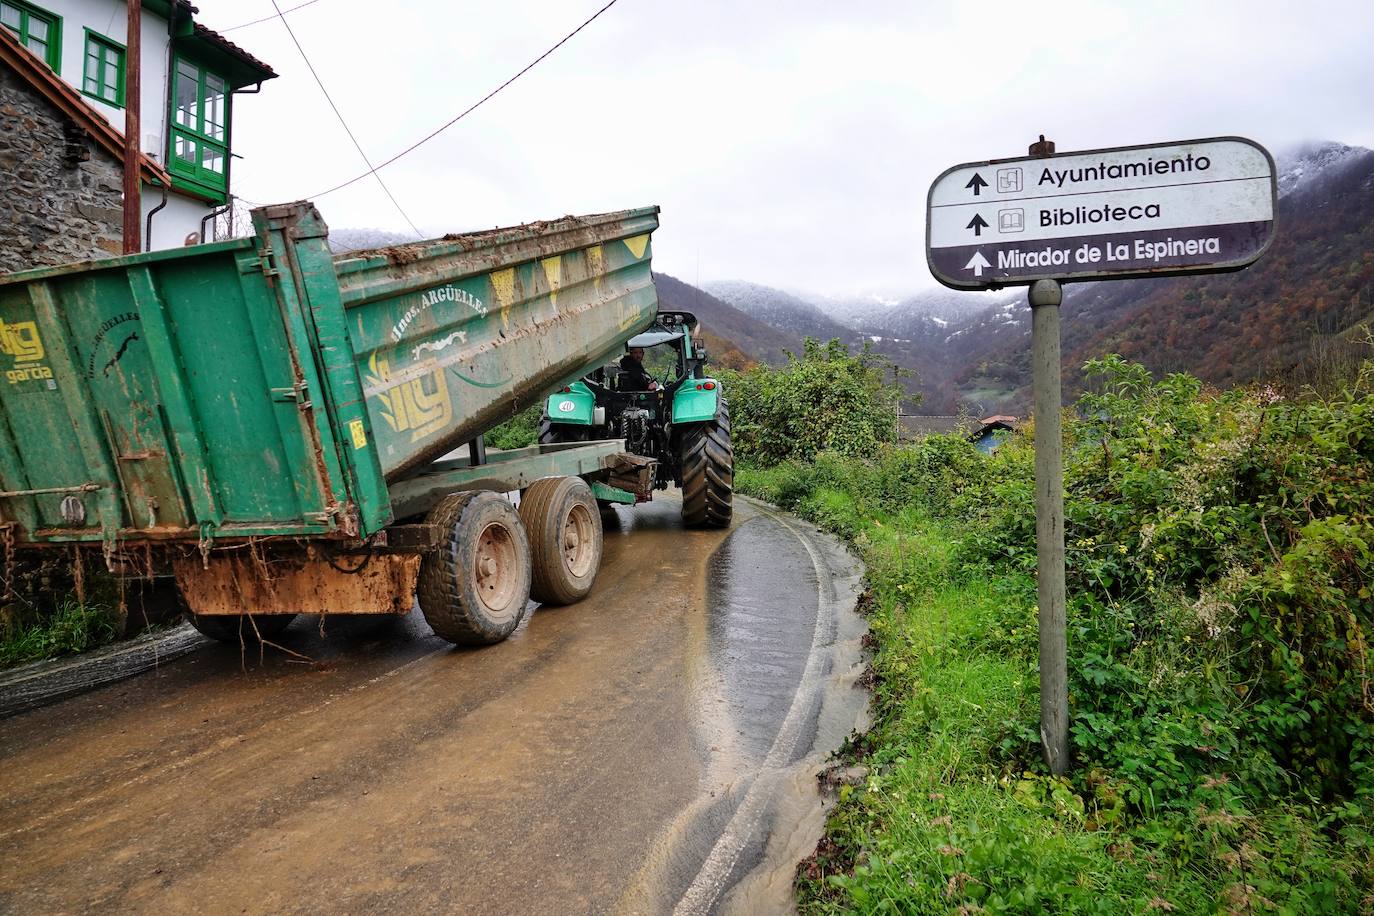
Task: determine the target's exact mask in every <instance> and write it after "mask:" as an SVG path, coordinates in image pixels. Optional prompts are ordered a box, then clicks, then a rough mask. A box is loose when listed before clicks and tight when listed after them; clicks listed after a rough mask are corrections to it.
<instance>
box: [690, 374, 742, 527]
mask: <svg viewBox="0 0 1374 916" xmlns="http://www.w3.org/2000/svg"><path fill="white" fill-rule="evenodd" d="M679 448H680V457H681V465H682V520H683V521H684V522H686V523H687V525H688V526H689V527H692V528H725V527H728V526H729V524H730V514H731V501H732V499H733V496H734V490H735V451H734V448H733V447H732V446H731V445H730V408H729V406H728V405H727V404H726V403H725V402H724V401H721V402H720V412H719V413H718V414H717V415H716V419H714V420H712V421H710V422H709V423H698V424H696V425H694V426H690V427H688V428H687V429H686V431H684V432H683V434H682V438H681V444H680V446H679Z"/></svg>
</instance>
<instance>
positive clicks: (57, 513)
mask: <svg viewBox="0 0 1374 916" xmlns="http://www.w3.org/2000/svg"><path fill="white" fill-rule="evenodd" d="M657 224H658V220H657V209H656V208H649V209H644V210H636V211H626V212H624V213H618V214H609V215H607V216H596V217H584V218H580V219H574V218H567V219H563V220H558V221H556V222H553V223H538V224H531V225H528V226H521V227H517V228H515V229H509V230H497V231H494V232H487V233H477V234H473V235H467V236H454V237H448V238H445V239H441V240H438V241H435V242H424V243H417V244H415V245H410V246H404V247H401V248H394V249H388V250H386V251H384V252H378V253H373V254H369V255H364V256H351V257H341V258H335V257H333V256H332V255H331V254H330V252H329V249H328V245H327V238H326V235H327V229H326V227H325V225H324V223H323V221H322V220H321V219H320V218H319V214H318V213H316V212H315V209H314V207H313V206H311V205H310V204H307V203H301V204H289V205H283V206H279V207H267V208H263V209H262V210H259V211H255V213H254V226H255V229H256V230H257V233H256V236H255V237H254V238H251V239H241V240H237V241H232V242H224V243H219V244H214V245H201V246H195V247H192V248H186V249H177V250H173V251H164V252H154V253H151V254H142V255H131V256H128V257H123V258H111V259H108V260H102V261H92V262H82V263H78V264H72V265H66V266H63V267H56V268H45V269H41V270H34V271H27V272H24V273H19V274H11V275H7V276H0V525H3V526H7V527H8V528H9V531H10V533H11V534H12V535H13V536H14V538H15V540H16V541H18V542H20V543H26V542H41V541H49V542H62V541H82V540H85V541H98V540H106V541H114V540H124V539H158V540H176V539H186V540H189V539H195V540H197V541H204V540H207V539H215V538H224V537H247V536H272V535H288V536H295V537H300V536H312V535H334V536H358V535H364V536H365V535H368V534H371V533H372V532H374V531H376V530H378V529H380V528H381V527H382V526H384V525H386V524H388V523H389V522H390V521H391V519H392V515H393V511H392V503H393V499H394V496H393V494H392V493H391V491H390V488H389V485H388V482H387V481H388V478H390V479H392V480H399V479H401V478H402V477H404V476H406V473H407V472H411V471H413V469H416V468H419V467H421V466H422V465H424V464H426V463H428V462H429V461H431V460H433V459H434V458H436V457H438V456H440V455H442V454H443V453H444V452H447V451H448V450H450V449H451V448H453V447H454V446H455V445H458V444H461V443H462V442H465V441H467V440H470V439H473V438H475V437H476V436H478V435H480V434H481V433H482V432H483V431H484V430H485V429H487V428H489V427H490V426H492V425H495V423H497V422H499V421H500V420H502V419H504V418H505V417H507V416H509V415H510V414H511V413H512V412H513V411H515V410H518V409H520V408H521V407H524V406H527V405H528V404H531V403H536V402H537V401H538V400H539V399H540V398H541V397H543V396H545V395H546V394H547V393H548V392H549V391H550V390H551V389H553V388H555V387H557V386H558V385H560V384H562V383H563V382H564V381H565V380H568V379H572V378H576V377H578V376H580V375H582V374H583V373H585V372H587V371H589V370H590V369H591V368H593V367H595V366H596V365H598V364H600V363H601V362H602V361H604V359H605V358H606V357H607V356H609V355H610V354H612V353H613V352H615V351H616V350H617V349H618V348H619V346H620V344H621V343H622V342H623V341H624V340H625V339H627V338H628V337H630V336H631V335H633V334H634V333H636V332H637V331H639V330H640V329H642V328H643V327H644V326H646V325H647V324H648V323H649V322H650V321H651V320H652V317H653V314H654V312H655V310H656V308H657V299H656V297H655V294H654V289H653V282H652V275H651V274H650V251H649V233H650V232H651V231H652V230H653V229H654V228H656V226H657ZM540 460H542V461H544V462H545V463H547V462H548V461H549V460H550V459H540Z"/></svg>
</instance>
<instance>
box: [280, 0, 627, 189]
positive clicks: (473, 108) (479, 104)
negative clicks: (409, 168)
mask: <svg viewBox="0 0 1374 916" xmlns="http://www.w3.org/2000/svg"><path fill="white" fill-rule="evenodd" d="M275 2H276V0H273V3H274V5H275ZM616 3H617V0H610V2H609V3H607V4H606V5H605V6H603V7H602V8H601V9H599V10H597V11H596V12H595V13H593V14H592V15H591V16H590V17H588V19H587V20H586V21H585V22H583V23H582V24H581V25H579V26H578V27H577V28H575V29H573V30H572V31H571V32H569V33H568V34H567V35H564V36H563V37H562V38H561V39H560V40H559V42H558V43H557V44H556V45H554V46H553V47H551V48H549V49H548V50H547V51H545V52H544V53H543V54H540V55H539V56H538V57H536V58H535V59H534V60H532V61H530V62H529V63H528V64H526V65H525V68H524V69H523V70H521V71H520V72H519V73H517V74H515V76H512V77H511V78H510V79H508V80H506V81H505V82H504V83H502V84H501V85H499V86H497V87H496V88H495V89H493V90H492V91H491V92H488V93H487V94H486V95H485V96H483V97H482V98H481V99H479V100H478V101H477V102H475V103H474V104H472V105H471V106H470V107H468V108H467V109H466V110H464V111H463V112H461V113H460V114H459V115H458V116H457V117H455V118H454V119H453V120H451V121H449V122H448V123H446V124H444V125H443V126H442V127H440V128H438V129H437V130H435V131H433V132H432V133H429V134H426V135H425V136H424V137H422V138H420V139H419V140H417V141H416V142H415V143H413V144H411V145H410V146H408V147H406V148H405V149H403V150H401V151H400V152H399V153H397V154H396V155H394V156H392V157H391V158H390V159H388V160H387V161H386V162H383V163H382V164H381V165H378V166H373V165H372V163H370V162H369V163H368V164H367V165H368V171H366V172H363V173H362V174H361V175H358V176H357V177H354V178H350V179H348V180H347V181H345V182H344V183H343V184H336V185H335V186H334V187H332V188H330V189H329V190H327V191H321V192H320V193H318V194H312V195H310V199H311V200H318V199H319V198H321V197H324V196H325V195H326V194H333V193H334V192H335V191H340V190H343V189H344V188H346V187H348V186H349V185H351V184H355V183H357V182H359V181H362V180H363V179H364V178H366V177H367V176H368V175H376V174H377V172H378V171H380V170H381V169H384V168H386V167H387V166H389V165H391V164H392V163H393V162H395V161H396V160H398V159H400V158H402V157H403V156H408V155H410V154H411V153H413V152H415V151H416V150H417V149H419V148H420V147H421V146H423V145H425V144H426V143H428V142H429V141H430V140H433V139H434V138H435V137H437V136H439V135H440V134H442V133H443V132H444V131H446V130H448V129H449V128H450V127H452V126H453V125H455V124H457V123H458V122H459V121H461V120H463V119H464V118H466V117H467V116H468V115H470V114H472V113H473V112H474V111H476V110H477V109H478V108H481V107H482V105H484V104H485V103H486V102H488V101H489V100H490V99H491V98H492V97H493V96H495V95H496V94H497V93H498V92H500V91H501V90H502V89H505V88H506V87H507V86H509V85H510V84H511V83H513V82H515V81H516V80H518V79H519V78H520V77H522V76H524V75H525V74H526V73H529V72H530V71H531V70H533V69H534V68H535V66H536V65H538V64H539V62H540V61H542V60H543V59H544V58H546V57H548V56H549V55H550V54H552V53H553V52H554V51H557V50H558V49H559V48H561V47H563V45H565V44H567V43H568V41H569V40H571V39H572V37H573V36H574V35H576V34H577V33H578V32H580V31H582V30H583V29H585V28H586V27H587V26H589V25H591V24H592V22H594V21H595V20H596V18H597V17H598V16H600V15H601V14H602V13H604V12H606V10H608V9H610V8H611V7H613V6H615V5H616ZM282 21H283V22H285V20H282ZM321 88H323V87H321ZM364 158H366V157H364ZM377 180H378V181H380V180H381V176H380V175H378V176H377Z"/></svg>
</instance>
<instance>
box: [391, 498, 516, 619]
mask: <svg viewBox="0 0 1374 916" xmlns="http://www.w3.org/2000/svg"><path fill="white" fill-rule="evenodd" d="M426 521H427V522H428V523H429V524H431V525H434V526H436V527H438V528H439V529H440V532H441V538H442V539H441V541H440V543H439V546H438V547H437V548H436V549H435V550H434V552H433V553H430V554H429V555H427V556H426V557H425V558H424V560H423V561H421V563H420V581H419V583H418V587H417V588H416V592H417V593H418V595H419V599H420V610H421V611H423V612H424V615H425V620H426V621H428V622H429V625H430V627H431V628H433V630H434V632H435V633H436V634H438V635H439V636H441V637H443V638H444V639H447V640H448V641H449V642H451V643H458V644H459V645H469V646H485V645H491V644H493V643H498V642H500V641H501V640H503V639H505V638H506V637H507V636H509V635H510V634H511V633H512V632H513V631H514V630H515V628H516V627H517V626H519V625H520V621H521V620H523V619H524V617H525V608H526V606H527V605H528V603H529V597H530V547H529V542H528V541H527V540H526V537H525V527H524V525H522V524H521V523H520V516H519V515H518V514H517V513H516V511H515V507H514V506H512V505H511V504H510V503H509V502H507V501H506V500H505V499H504V498H502V497H501V496H499V495H498V494H496V493H489V492H485V491H483V492H477V493H452V494H450V495H448V496H446V497H444V498H443V499H442V500H440V501H439V504H438V505H436V506H435V507H434V508H433V509H432V510H430V513H429V517H428V518H427V520H426Z"/></svg>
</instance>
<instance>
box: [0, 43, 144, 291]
mask: <svg viewBox="0 0 1374 916" xmlns="http://www.w3.org/2000/svg"><path fill="white" fill-rule="evenodd" d="M122 175H123V169H122V167H121V165H120V162H119V161H118V160H117V159H115V158H114V157H113V156H111V155H109V154H108V153H107V152H105V150H104V149H102V148H101V147H99V146H98V145H96V144H95V143H94V142H93V141H92V140H91V139H90V138H89V137H88V136H87V135H86V133H85V131H83V130H81V129H80V128H79V127H77V126H76V125H75V124H74V123H72V122H71V121H70V119H68V118H67V117H66V115H64V114H63V113H62V112H61V111H60V110H59V109H58V108H56V107H55V106H53V105H52V104H51V103H50V102H48V101H47V100H46V99H44V98H43V97H42V96H41V95H39V94H38V92H37V91H36V90H35V89H34V88H33V87H32V86H30V85H29V84H28V83H27V82H26V81H25V80H23V79H22V78H20V77H19V75H18V74H16V73H15V72H14V71H13V70H11V69H10V68H9V67H8V66H6V65H5V64H4V63H0V272H3V271H15V270H25V269H27V268H30V267H41V266H46V265H51V264H66V263H69V262H71V261H82V260H86V259H87V258H99V257H109V256H111V255H117V254H119V253H120V252H121V251H122V244H121V240H122V238H123V219H122V209H121V208H122V207H123V194H122V187H121V183H122Z"/></svg>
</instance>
